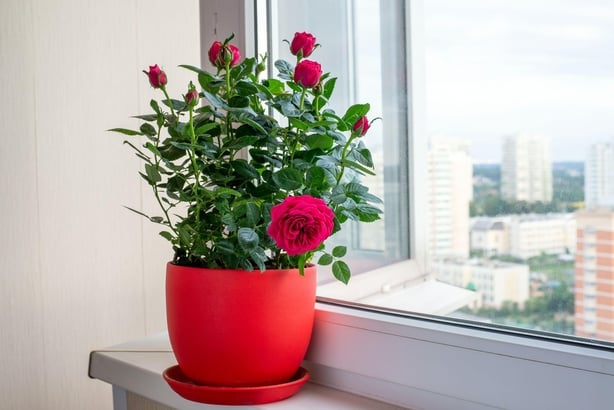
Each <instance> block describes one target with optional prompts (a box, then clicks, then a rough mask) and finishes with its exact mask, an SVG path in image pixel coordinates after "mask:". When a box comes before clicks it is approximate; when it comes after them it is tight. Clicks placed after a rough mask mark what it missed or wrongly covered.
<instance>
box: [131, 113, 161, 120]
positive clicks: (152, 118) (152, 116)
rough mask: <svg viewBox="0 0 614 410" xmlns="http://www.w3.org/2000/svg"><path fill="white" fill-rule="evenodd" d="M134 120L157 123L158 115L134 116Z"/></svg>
mask: <svg viewBox="0 0 614 410" xmlns="http://www.w3.org/2000/svg"><path fill="white" fill-rule="evenodd" d="M132 118H138V119H139V120H143V121H155V120H157V119H158V114H143V115H133V116H132Z"/></svg>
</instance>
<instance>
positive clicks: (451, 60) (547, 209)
mask: <svg viewBox="0 0 614 410" xmlns="http://www.w3.org/2000/svg"><path fill="white" fill-rule="evenodd" d="M424 41H425V68H426V70H425V72H426V75H425V86H426V113H427V119H426V124H427V135H428V138H429V145H430V149H429V158H430V162H429V164H430V165H429V166H430V167H431V168H430V176H429V178H430V182H431V193H430V196H429V206H430V208H431V209H433V210H434V212H433V213H432V214H431V226H433V227H434V228H435V229H434V230H433V231H432V232H431V241H430V246H431V247H430V250H429V255H430V261H431V264H430V269H431V272H432V273H433V274H434V275H435V277H436V278H437V279H439V280H441V281H443V282H446V283H449V284H452V285H455V286H458V287H464V288H466V289H471V290H473V291H475V293H476V296H477V301H476V305H475V306H473V307H470V306H465V307H463V308H461V309H460V310H457V311H455V312H451V313H450V314H451V315H452V316H457V317H462V318H469V319H473V320H483V321H488V322H494V323H501V324H506V325H513V326H519V327H522V328H527V329H534V330H543V331H549V332H558V333H564V334H569V335H576V336H584V337H589V338H597V339H600V340H604V341H614V292H613V291H614V246H613V244H614V242H612V240H611V238H614V223H613V221H614V211H613V208H612V205H614V201H613V200H612V198H614V196H612V193H614V190H613V189H612V188H613V187H614V172H613V169H612V165H611V164H613V163H614V162H612V159H613V158H612V150H613V147H614V145H612V141H611V137H612V136H613V135H614V121H613V120H612V118H613V117H612V112H614V99H613V98H612V95H613V94H612V93H613V92H614V52H613V48H612V45H613V44H614V7H612V4H611V3H610V2H604V1H594V0H589V1H579V0H565V1H543V2H530V1H519V2H492V1H488V0H468V1H462V2H458V1H453V0H432V1H431V0H429V1H425V2H424ZM449 272H456V273H457V275H456V276H453V275H451V274H450V273H449Z"/></svg>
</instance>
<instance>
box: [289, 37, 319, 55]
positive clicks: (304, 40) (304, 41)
mask: <svg viewBox="0 0 614 410" xmlns="http://www.w3.org/2000/svg"><path fill="white" fill-rule="evenodd" d="M315 44H316V38H315V37H314V36H313V35H311V34H310V33H304V32H303V33H294V38H293V39H292V43H290V52H291V53H292V54H294V55H295V56H299V58H302V57H309V55H310V54H311V53H312V52H313V49H314V46H315Z"/></svg>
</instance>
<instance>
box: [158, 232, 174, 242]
mask: <svg viewBox="0 0 614 410" xmlns="http://www.w3.org/2000/svg"><path fill="white" fill-rule="evenodd" d="M160 236H161V237H163V238H164V239H166V240H167V241H170V242H173V240H174V239H175V237H174V236H173V234H172V233H170V232H168V231H162V232H160Z"/></svg>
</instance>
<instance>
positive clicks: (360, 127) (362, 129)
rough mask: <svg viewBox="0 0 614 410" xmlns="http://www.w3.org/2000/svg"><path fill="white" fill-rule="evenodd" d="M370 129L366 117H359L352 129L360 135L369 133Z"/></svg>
mask: <svg viewBox="0 0 614 410" xmlns="http://www.w3.org/2000/svg"><path fill="white" fill-rule="evenodd" d="M370 127H371V125H369V120H368V119H367V117H366V116H363V117H360V118H359V119H358V121H356V123H354V126H353V127H352V129H353V130H354V131H355V132H357V133H358V134H360V135H365V134H366V133H367V131H369V128H370Z"/></svg>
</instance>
